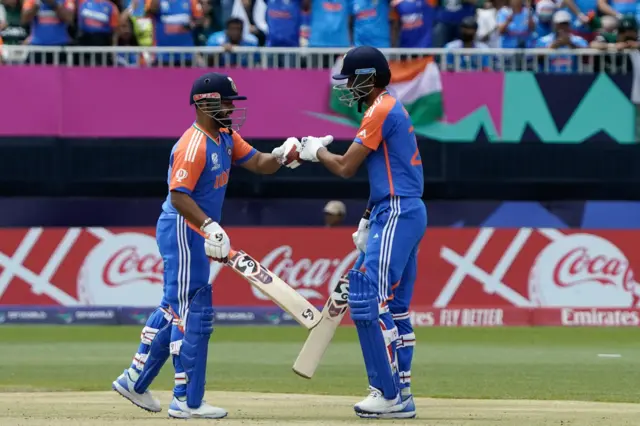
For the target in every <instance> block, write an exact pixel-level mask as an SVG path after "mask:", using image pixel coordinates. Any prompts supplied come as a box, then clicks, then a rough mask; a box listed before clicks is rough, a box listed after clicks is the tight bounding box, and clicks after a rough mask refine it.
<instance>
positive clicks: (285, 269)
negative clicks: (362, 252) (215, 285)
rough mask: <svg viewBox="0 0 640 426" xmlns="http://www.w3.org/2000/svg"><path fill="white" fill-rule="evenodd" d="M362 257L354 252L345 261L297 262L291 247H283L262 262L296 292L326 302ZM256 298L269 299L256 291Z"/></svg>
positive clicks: (268, 255) (303, 258)
mask: <svg viewBox="0 0 640 426" xmlns="http://www.w3.org/2000/svg"><path fill="white" fill-rule="evenodd" d="M357 257H358V251H357V250H354V251H353V252H351V253H348V254H347V255H346V256H344V257H335V258H322V257H321V258H315V259H310V258H306V257H301V258H295V257H294V255H293V248H292V247H291V246H286V245H285V246H280V247H276V248H274V249H273V250H272V251H271V252H269V253H267V254H266V255H265V256H264V258H263V259H262V261H261V262H260V263H261V264H262V266H263V267H265V268H267V269H269V270H270V271H271V272H273V273H274V274H275V275H277V276H278V277H280V278H281V279H282V280H283V281H285V282H286V283H287V284H289V285H290V286H291V287H293V288H294V289H296V290H297V291H298V292H299V293H300V294H301V295H302V296H303V297H305V298H306V299H309V300H313V299H317V300H322V301H324V300H325V299H326V296H325V295H326V294H331V292H332V291H333V290H334V288H335V286H336V284H337V283H338V280H339V279H340V278H341V277H342V276H343V275H345V274H346V273H347V271H348V270H349V269H350V268H351V265H353V262H354V261H355V260H356V258H357ZM252 290H253V294H254V296H255V297H257V298H259V299H261V300H266V297H265V296H264V295H263V294H262V293H260V292H259V291H257V290H256V289H252Z"/></svg>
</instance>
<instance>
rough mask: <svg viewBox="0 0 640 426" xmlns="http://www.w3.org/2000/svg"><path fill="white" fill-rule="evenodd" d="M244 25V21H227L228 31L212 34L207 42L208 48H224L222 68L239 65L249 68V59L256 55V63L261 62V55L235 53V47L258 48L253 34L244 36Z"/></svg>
mask: <svg viewBox="0 0 640 426" xmlns="http://www.w3.org/2000/svg"><path fill="white" fill-rule="evenodd" d="M243 33H244V23H243V22H242V19H238V18H231V19H229V20H228V21H227V29H226V30H225V31H218V32H217V33H213V34H211V36H210V37H209V40H207V46H222V47H223V48H224V50H225V53H223V54H221V55H220V62H219V65H220V66H224V65H239V66H245V67H246V66H247V65H248V64H249V58H250V56H251V55H254V61H255V62H258V61H259V60H260V55H259V54H257V53H256V54H252V53H233V47H234V46H247V47H257V46H258V38H257V37H255V36H254V35H253V34H248V35H243Z"/></svg>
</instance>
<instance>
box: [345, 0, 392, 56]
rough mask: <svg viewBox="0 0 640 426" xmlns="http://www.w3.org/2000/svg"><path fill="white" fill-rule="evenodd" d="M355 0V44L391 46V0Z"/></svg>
mask: <svg viewBox="0 0 640 426" xmlns="http://www.w3.org/2000/svg"><path fill="white" fill-rule="evenodd" d="M352 1H353V15H352V16H353V44H354V45H356V46H373V47H377V48H385V47H391V24H390V22H389V18H390V10H389V2H388V1H385V0H382V1H381V0H352Z"/></svg>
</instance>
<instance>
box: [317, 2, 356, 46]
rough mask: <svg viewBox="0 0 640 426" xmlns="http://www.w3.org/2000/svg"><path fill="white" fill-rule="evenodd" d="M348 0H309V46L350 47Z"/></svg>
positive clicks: (349, 9) (349, 3) (349, 7)
mask: <svg viewBox="0 0 640 426" xmlns="http://www.w3.org/2000/svg"><path fill="white" fill-rule="evenodd" d="M350 5H351V2H350V1H349V0H311V36H310V37H309V47H350V46H351V37H350V35H349V19H350V16H351V6H350Z"/></svg>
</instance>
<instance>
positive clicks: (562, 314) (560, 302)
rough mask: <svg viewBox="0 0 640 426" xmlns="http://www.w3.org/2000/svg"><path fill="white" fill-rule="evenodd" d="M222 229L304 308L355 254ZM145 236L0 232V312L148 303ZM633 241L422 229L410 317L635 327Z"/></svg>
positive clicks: (636, 235)
mask: <svg viewBox="0 0 640 426" xmlns="http://www.w3.org/2000/svg"><path fill="white" fill-rule="evenodd" d="M228 232H229V235H230V238H231V241H232V245H233V246H234V247H235V248H237V249H242V250H244V251H246V252H247V253H249V254H250V255H252V256H253V257H255V258H256V259H257V260H258V261H260V262H261V263H262V264H263V265H264V266H265V267H267V268H269V269H270V270H272V271H273V272H275V273H277V274H278V275H279V276H280V277H281V278H283V279H284V280H285V281H286V282H288V283H289V284H290V285H291V286H292V287H294V288H296V289H298V291H300V292H301V293H302V295H303V296H305V297H307V298H308V299H309V300H310V301H311V302H312V303H314V304H316V305H322V304H323V303H324V301H325V299H326V298H327V294H328V291H329V289H330V288H331V287H332V286H333V285H334V283H335V282H336V280H337V279H338V278H339V277H340V276H341V275H342V274H343V273H344V272H345V271H346V270H348V268H349V267H350V266H351V265H352V263H353V261H354V260H355V258H356V256H357V252H356V251H355V250H354V248H353V244H352V242H351V232H352V230H351V229H349V228H341V229H325V228H229V230H228ZM153 234H154V229H153V228H142V229H140V228H139V229H134V228H115V229H105V228H44V229H43V228H30V229H3V230H0V305H64V306H88V305H96V306H154V305H156V304H157V303H158V302H159V301H160V299H161V297H162V282H163V279H162V266H163V265H162V260H161V258H160V256H159V254H158V250H157V247H156V244H155V239H154V237H153ZM638 240H640V231H629V230H624V231H623V230H620V231H611V230H607V231H598V230H571V231H569V230H559V229H531V228H520V229H494V228H481V229H472V228H463V229H450V228H435V229H429V230H428V231H427V234H426V236H425V238H424V240H423V243H422V245H421V248H420V252H419V258H418V278H417V281H416V283H415V291H414V298H413V306H414V312H413V313H412V315H413V319H414V322H415V323H416V324H420V325H425V326H426V325H471V326H472V325H525V324H532V323H539V322H540V321H542V323H550V324H552V323H553V324H555V323H557V324H564V325H628V326H637V325H639V324H640V316H639V315H638V312H636V310H635V309H634V308H636V306H638V295H640V285H638V283H637V282H636V281H635V279H634V276H633V272H632V268H633V266H635V265H640V251H636V250H635V248H636V246H637V241H638ZM211 279H212V282H213V283H214V305H216V306H244V307H250V306H271V305H272V303H271V302H270V301H269V300H266V299H265V298H264V296H262V295H261V294H258V293H257V292H256V291H254V290H253V289H252V288H251V287H250V286H249V285H248V284H247V283H246V282H245V281H244V280H242V279H241V278H239V277H238V276H237V275H236V274H234V273H233V272H232V271H230V270H228V269H227V268H225V267H222V266H221V265H220V264H216V263H212V264H211ZM561 308H571V309H561ZM602 308H610V309H602ZM591 323H593V324H591Z"/></svg>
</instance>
